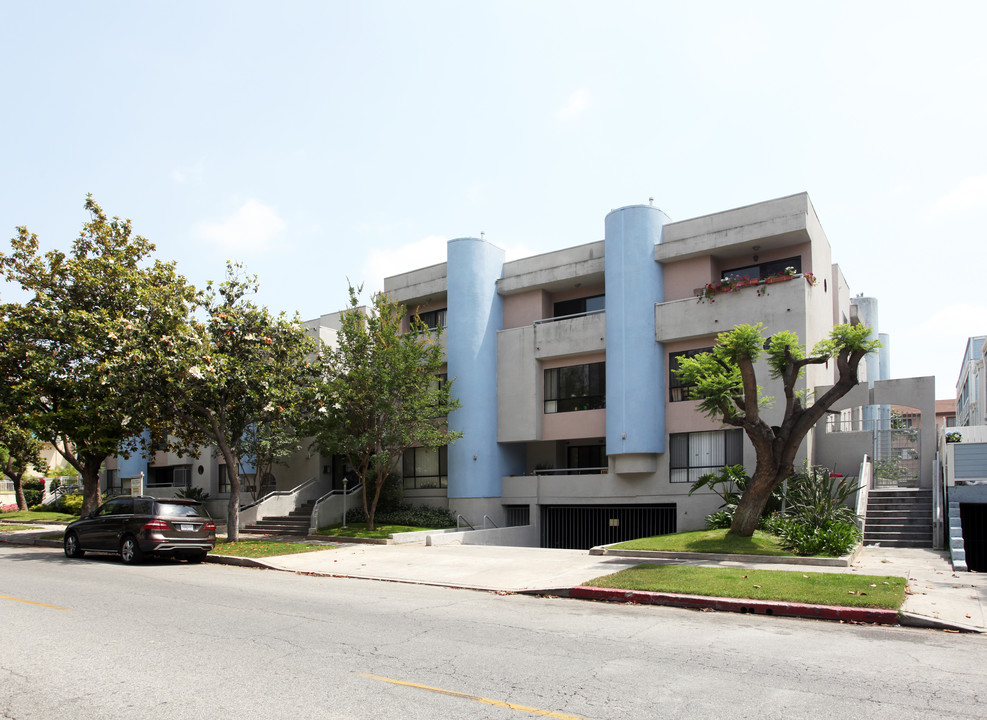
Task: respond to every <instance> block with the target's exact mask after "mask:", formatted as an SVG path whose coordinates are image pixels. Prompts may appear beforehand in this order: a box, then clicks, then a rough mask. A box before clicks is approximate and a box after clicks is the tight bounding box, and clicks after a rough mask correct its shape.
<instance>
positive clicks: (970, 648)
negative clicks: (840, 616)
mask: <svg viewBox="0 0 987 720" xmlns="http://www.w3.org/2000/svg"><path fill="white" fill-rule="evenodd" d="M0 596H2V597H0V628H2V632H3V635H2V641H0V717H2V718H5V719H6V718H14V719H16V720H29V719H35V718H37V719H40V720H46V719H48V718H58V719H59V720H65V718H113V719H114V720H126V719H129V718H140V719H141V720H146V719H147V718H148V717H156V718H167V719H169V720H180V719H184V718H195V719H196V720H201V719H202V718H209V717H221V718H244V719H245V718H265V719H267V718H320V719H321V718H375V719H377V720H390V719H391V718H402V719H405V718H526V717H554V718H569V717H579V718H594V719H600V720H602V719H604V718H721V717H732V718H748V717H749V718H793V717H826V718H843V717H846V718H850V717H852V718H889V717H893V718H896V720H899V719H901V718H936V717H950V718H957V717H971V718H972V717H975V718H983V717H985V716H987V686H985V682H984V678H985V667H987V641H985V638H984V637H982V636H972V635H969V636H968V635H957V634H951V633H943V632H939V631H930V630H918V629H908V628H887V627H872V626H855V625H841V624H835V623H828V622H819V621H806V620H791V619H782V618H770V617H765V616H745V615H734V614H719V613H700V612H696V611H691V610H678V609H674V608H663V607H654V606H630V605H613V604H596V603H591V602H581V601H576V600H564V599H549V598H535V597H527V596H522V595H497V594H495V593H488V592H475V591H467V590H450V589H446V588H438V587H430V586H418V585H406V584H397V583H386V582H375V581H366V580H346V579H339V578H320V577H308V576H302V575H295V574H291V573H284V572H276V571H267V570H256V569H248V568H237V567H229V566H218V565H186V564H182V563H174V562H154V563H151V564H148V565H142V566H137V567H128V566H124V565H123V564H122V563H120V561H119V560H117V559H115V558H105V559H104V558H90V557H89V556H87V557H86V558H85V559H82V560H67V559H66V558H64V557H63V556H62V555H61V553H60V552H59V551H57V550H54V549H48V548H28V547H0ZM512 705H513V707H512Z"/></svg>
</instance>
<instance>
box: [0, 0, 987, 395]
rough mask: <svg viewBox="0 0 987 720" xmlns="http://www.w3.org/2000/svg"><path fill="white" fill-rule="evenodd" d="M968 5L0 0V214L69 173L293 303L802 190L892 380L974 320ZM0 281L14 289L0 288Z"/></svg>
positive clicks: (977, 312) (982, 156)
mask: <svg viewBox="0 0 987 720" xmlns="http://www.w3.org/2000/svg"><path fill="white" fill-rule="evenodd" d="M985 28H987V3H982V2H976V3H974V2H968V3H958V2H944V3H935V4H932V3H907V2H887V3H882V2H798V3H796V2H787V1H786V2H770V3H769V2H744V3H738V2H708V3H703V2H682V3H664V2H654V1H651V2H620V1H619V0H617V1H611V2H606V3H602V2H538V1H536V0H526V1H524V2H505V1H494V2H485V3H474V2H462V1H461V0H458V1H455V2H432V1H430V0H416V1H415V2H385V1H376V2H375V1H373V0H364V1H361V2H356V1H354V2H329V1H326V0H323V1H320V2H291V1H286V2H265V3H260V2H246V1H243V0H235V1H231V2H209V1H208V0H196V1H195V2H186V1H177V2H175V1H173V2H168V3H150V2H136V3H135V2H95V1H94V2H85V3H80V2H44V1H38V2H15V1H13V0H3V1H0V68H2V72H3V80H4V82H3V94H2V100H0V103H2V112H0V128H2V137H3V142H2V145H0V148H2V154H0V227H2V228H3V229H4V232H6V237H12V236H13V235H14V234H15V226H17V225H27V226H28V228H29V229H30V230H32V231H33V232H36V233H37V234H38V235H39V236H40V238H41V242H42V244H43V245H44V246H45V247H61V248H67V247H68V246H69V244H70V243H71V241H72V239H73V238H74V237H75V236H76V234H77V233H78V230H79V227H80V226H81V224H82V223H83V222H84V220H85V219H86V218H85V215H84V212H83V208H82V206H83V201H84V199H85V195H86V193H87V192H91V193H93V195H94V196H95V198H96V200H97V201H98V202H99V203H100V204H101V205H102V206H103V208H104V209H105V210H106V211H107V212H109V213H110V214H112V215H120V216H124V217H129V218H131V219H132V220H133V222H134V225H135V229H136V230H137V232H139V233H140V234H142V235H144V236H145V237H148V238H149V239H151V240H152V241H153V242H155V243H156V245H157V248H158V256H159V257H161V258H163V259H174V260H177V261H178V265H179V269H180V270H181V271H182V272H183V273H184V274H185V275H187V276H188V277H189V278H190V279H191V280H192V281H193V282H194V283H196V284H197V285H203V284H204V283H205V281H206V280H209V279H217V280H218V279H221V278H222V276H223V273H224V266H225V261H226V260H227V259H233V260H238V261H242V262H244V263H245V264H246V265H247V267H248V269H249V270H250V271H251V272H254V273H257V274H258V275H259V276H260V281H261V286H262V291H261V298H260V300H261V301H262V302H264V303H266V304H267V305H268V306H270V307H271V308H272V309H274V310H286V311H289V312H291V313H293V312H295V311H297V312H299V313H300V314H301V315H302V316H303V317H304V318H311V317H315V316H318V315H320V314H322V313H326V312H332V311H334V310H337V309H340V308H341V307H343V306H344V304H345V301H346V280H347V278H350V279H352V280H353V281H354V282H360V281H366V282H367V285H368V287H374V286H377V285H379V282H380V278H381V277H383V276H384V275H386V274H391V273H393V272H398V271H401V270H406V269H410V268H412V267H417V266H421V265H425V264H430V263H433V262H439V261H441V260H443V259H444V241H445V240H447V239H449V238H454V237H462V236H475V235H479V233H480V232H485V233H486V237H487V239H488V240H490V241H492V242H494V243H496V244H498V245H501V246H502V247H504V248H506V249H507V250H508V253H509V257H512V258H513V257H519V256H523V255H527V254H531V253H537V252H545V251H549V250H554V249H558V248H562V247H567V246H570V245H575V244H580V243H585V242H592V241H595V240H599V239H601V238H602V237H603V218H604V216H605V215H606V213H607V212H608V211H609V210H611V209H612V208H615V207H620V206H622V205H629V204H636V203H642V202H647V199H648V198H649V197H654V198H655V204H656V205H658V206H659V207H661V208H662V209H663V210H665V211H666V213H667V214H668V215H669V216H670V217H671V218H672V219H673V220H679V219H685V218H689V217H694V216H697V215H702V214H706V213H710V212H717V211H720V210H726V209H729V208H732V207H737V206H741V205H746V204H749V203H754V202H759V201H762V200H767V199H770V198H774V197H780V196H784V195H789V194H792V193H796V192H801V191H807V192H808V193H809V195H810V197H811V198H812V201H813V204H814V205H815V208H816V211H817V213H818V215H819V217H820V220H821V221H822V224H823V227H824V229H825V231H826V234H827V236H828V237H829V240H830V243H831V244H832V246H833V257H834V259H835V260H836V261H837V262H839V263H840V265H841V266H842V268H843V271H844V273H845V275H846V277H847V280H848V281H849V283H850V288H851V291H852V293H853V294H858V293H864V294H866V295H869V296H875V297H878V298H879V302H880V325H881V327H880V329H881V331H882V332H887V333H890V334H891V351H892V356H891V357H892V363H891V367H892V373H893V374H894V375H895V376H896V377H904V376H913V375H933V374H934V375H936V376H937V393H936V394H937V396H938V397H952V396H953V395H954V393H955V382H956V379H957V376H958V373H959V369H960V361H961V358H962V352H963V349H964V346H965V341H966V338H967V337H968V336H970V335H978V334H984V333H987V298H985V289H984V288H985V283H984V281H983V277H984V276H983V275H982V274H981V273H982V272H983V268H984V266H985V262H984V261H985V259H987V243H985V239H987V238H985V231H984V228H985V227H987V143H985V138H984V135H985V132H987V91H985V89H987V50H985V47H987V44H985V42H984V29H985ZM3 294H4V297H5V298H10V297H12V292H11V290H10V289H9V288H6V289H4V290H3Z"/></svg>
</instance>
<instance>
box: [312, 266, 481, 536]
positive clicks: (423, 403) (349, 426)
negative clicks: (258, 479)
mask: <svg viewBox="0 0 987 720" xmlns="http://www.w3.org/2000/svg"><path fill="white" fill-rule="evenodd" d="M349 290H350V307H349V309H348V310H347V311H346V312H344V313H343V317H342V325H341V328H340V330H339V333H338V335H337V342H338V345H337V347H335V348H323V351H322V354H321V356H320V357H321V381H320V388H319V395H320V399H321V402H322V406H321V407H320V408H319V411H318V412H316V413H315V420H314V428H313V435H314V436H315V442H316V445H317V446H318V447H319V448H320V450H322V451H323V452H327V453H335V454H340V455H343V456H345V457H346V460H347V462H348V463H349V464H350V465H351V466H352V467H353V469H354V472H355V473H356V475H357V476H358V478H359V480H360V482H361V483H362V484H363V510H364V513H365V515H366V517H367V524H368V526H369V527H370V529H374V527H375V526H374V513H375V512H376V509H377V502H378V500H379V499H380V494H381V489H382V488H383V487H384V485H385V483H386V482H387V480H388V478H390V477H391V475H392V473H394V472H395V468H396V466H397V464H398V461H399V460H400V459H401V456H402V454H403V453H404V452H405V451H406V450H408V449H409V448H412V447H415V446H421V447H427V448H438V447H442V446H443V445H448V444H449V443H452V442H455V440H456V439H457V438H459V437H461V435H462V433H458V432H452V431H450V430H449V429H448V427H447V425H446V421H445V418H446V416H447V415H448V413H449V412H451V411H452V410H454V409H456V408H458V407H459V402H458V401H457V400H456V399H455V397H453V395H452V381H448V382H440V381H439V380H438V377H437V376H438V374H439V372H440V370H441V368H442V364H443V358H442V347H441V345H440V343H439V340H440V335H441V332H442V329H441V328H436V329H435V330H429V329H428V328H427V327H426V326H425V324H424V323H423V322H422V321H421V320H420V319H419V318H418V317H417V316H415V317H412V318H411V320H410V330H409V332H402V325H403V320H404V317H405V308H404V306H403V305H401V304H400V303H398V302H396V301H394V300H392V299H390V298H389V297H388V296H387V295H386V294H384V293H376V294H375V295H374V296H373V306H372V308H371V309H370V311H369V312H366V313H365V312H363V311H362V309H361V308H360V306H359V305H358V299H357V297H358V293H359V289H354V288H353V287H352V286H351V287H350V289H349Z"/></svg>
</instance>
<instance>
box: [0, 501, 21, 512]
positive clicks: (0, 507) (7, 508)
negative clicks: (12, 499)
mask: <svg viewBox="0 0 987 720" xmlns="http://www.w3.org/2000/svg"><path fill="white" fill-rule="evenodd" d="M7 512H17V503H14V504H13V505H0V513H7Z"/></svg>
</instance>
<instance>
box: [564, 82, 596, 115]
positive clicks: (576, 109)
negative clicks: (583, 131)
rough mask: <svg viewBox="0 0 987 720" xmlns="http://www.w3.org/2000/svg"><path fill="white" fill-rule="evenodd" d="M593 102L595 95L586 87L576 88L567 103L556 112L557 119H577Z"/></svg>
mask: <svg viewBox="0 0 987 720" xmlns="http://www.w3.org/2000/svg"><path fill="white" fill-rule="evenodd" d="M592 104H593V95H592V93H590V91H589V90H587V89H586V88H580V89H579V90H576V92H574V93H573V94H572V95H570V96H569V99H568V100H567V101H566V103H565V105H563V106H562V107H561V108H559V109H558V110H557V111H556V112H555V119H556V120H559V121H560V122H568V121H570V120H575V119H576V118H577V117H579V116H580V115H582V114H583V113H584V112H585V111H586V110H587V108H589V107H590V105H592Z"/></svg>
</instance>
